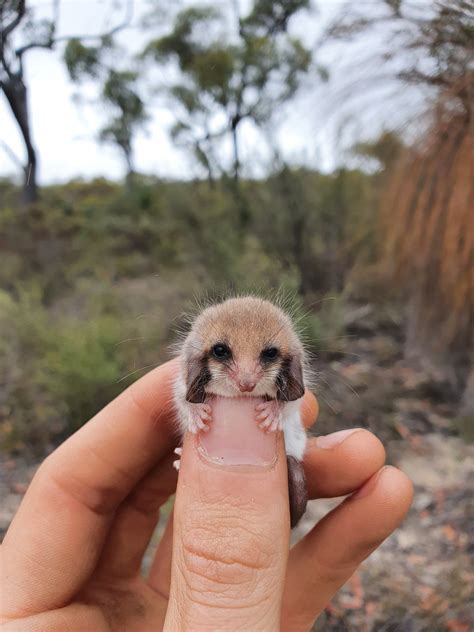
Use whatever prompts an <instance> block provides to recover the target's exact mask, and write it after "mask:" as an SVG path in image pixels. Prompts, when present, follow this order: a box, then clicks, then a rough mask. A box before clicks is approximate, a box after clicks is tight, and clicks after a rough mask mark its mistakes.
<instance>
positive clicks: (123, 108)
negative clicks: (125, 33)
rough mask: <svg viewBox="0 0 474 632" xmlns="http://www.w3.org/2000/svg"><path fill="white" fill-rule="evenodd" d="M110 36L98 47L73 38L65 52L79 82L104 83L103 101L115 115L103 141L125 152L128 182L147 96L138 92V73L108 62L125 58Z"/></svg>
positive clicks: (102, 132)
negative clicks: (134, 140) (144, 96)
mask: <svg viewBox="0 0 474 632" xmlns="http://www.w3.org/2000/svg"><path fill="white" fill-rule="evenodd" d="M120 53H121V51H120V50H119V49H118V48H117V47H116V46H115V45H114V43H113V41H112V40H110V39H109V38H103V39H102V40H101V42H99V44H98V45H96V46H85V45H84V44H83V43H82V42H81V41H79V40H77V39H72V40H70V41H69V42H68V44H67V46H66V48H65V51H64V60H65V63H66V67H67V69H68V72H69V76H70V77H71V79H72V80H73V81H75V82H76V83H80V82H81V81H83V80H85V79H94V80H96V81H99V82H100V86H101V87H100V93H99V102H100V104H101V105H102V104H104V103H105V105H106V106H107V108H108V109H109V110H110V111H111V113H112V118H111V119H110V117H109V118H108V122H107V123H105V124H104V125H103V127H102V128H101V130H100V132H99V141H100V142H104V143H110V144H112V145H115V146H116V147H118V149H119V150H120V151H121V152H122V154H123V156H124V159H125V162H126V165H127V182H131V179H132V177H133V173H134V162H133V137H134V135H135V134H136V132H137V131H138V129H140V127H142V126H143V124H144V123H145V121H146V120H147V118H148V116H147V113H146V108H145V104H144V101H143V99H142V98H141V96H140V95H139V93H138V88H137V82H138V79H139V74H138V72H134V71H132V70H119V69H117V68H114V67H112V66H111V65H110V64H108V63H107V59H106V58H107V57H108V58H111V59H116V58H120V57H123V56H121V55H120Z"/></svg>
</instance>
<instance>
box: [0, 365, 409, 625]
mask: <svg viewBox="0 0 474 632" xmlns="http://www.w3.org/2000/svg"><path fill="white" fill-rule="evenodd" d="M176 369H177V367H176V363H175V362H169V363H167V364H165V365H163V366H162V367H159V368H158V369H156V370H154V371H152V372H151V373H149V374H148V375H146V376H145V377H144V378H142V379H141V380H139V381H138V382H136V383H135V384H133V385H132V386H131V387H130V388H128V389H127V390H126V391H124V393H122V394H121V395H120V396H119V397H118V398H117V399H115V400H114V401H113V402H111V403H110V404H109V405H108V406H107V407H106V408H104V410H102V411H101V412H99V413H98V414H97V415H96V416H95V417H94V418H93V419H92V420H91V421H90V422H89V423H87V424H86V425H85V426H83V427H82V428H81V429H80V430H79V431H78V432H77V433H75V434H74V435H73V436H72V437H70V438H69V439H68V440H67V441H66V442H65V443H64V444H63V445H61V446H60V447H59V448H58V449H57V450H56V451H55V452H53V453H52V454H51V455H50V456H49V457H48V458H47V459H46V460H45V461H44V463H43V464H42V465H41V466H40V468H39V470H38V472H37V474H36V475H35V477H34V479H33V481H32V483H31V485H30V487H29V489H28V491H27V493H26V495H25V497H24V499H23V502H22V504H21V506H20V509H19V511H18V513H17V515H16V516H15V518H14V520H13V522H12V524H11V526H10V529H9V530H8V532H7V534H6V536H5V539H4V542H3V545H2V547H1V549H0V554H1V557H0V564H1V574H0V582H1V587H0V594H1V595H2V598H1V603H0V621H1V622H2V623H3V625H4V628H3V629H4V630H5V632H13V631H15V632H26V631H28V632H44V631H45V630H48V632H56V631H57V632H59V631H61V632H64V631H65V630H67V631H68V632H76V631H77V632H85V631H87V632H89V631H94V632H102V631H106V630H127V632H142V631H143V632H151V630H161V629H164V630H193V631H195V630H196V631H197V630H226V631H230V630H255V631H262V632H266V631H267V630H268V631H270V630H271V631H274V630H277V629H279V626H280V625H281V629H282V630H290V631H291V632H293V631H294V632H298V631H299V630H308V629H309V628H310V627H311V624H312V622H313V620H314V619H315V618H316V617H317V615H318V614H319V613H320V612H321V611H322V609H323V608H324V607H325V605H326V604H327V602H328V601H329V600H330V599H331V597H332V596H333V595H334V593H335V592H336V591H337V589H338V588H339V587H340V586H341V585H342V584H343V583H344V582H345V581H346V580H347V579H348V578H349V577H350V575H351V574H352V573H353V572H354V570H355V569H356V568H357V566H358V565H359V564H360V562H361V561H362V560H363V559H364V558H365V557H367V555H369V554H370V552H371V551H373V550H374V549H375V548H376V547H377V546H378V545H379V544H380V542H382V540H384V539H385V538H386V537H387V536H388V535H389V534H390V533H391V532H392V531H393V529H394V528H395V527H396V526H397V525H398V524H399V522H400V521H401V520H402V518H403V517H404V515H405V513H406V511H407V509H408V507H409V505H410V502H411V497H412V488H411V483H410V482H409V480H408V479H407V478H406V476H405V475H404V474H402V473H401V472H399V471H398V470H396V469H395V468H391V467H390V468H383V469H381V468H382V466H383V463H384V459H385V454H384V450H383V447H382V445H381V443H380V442H379V441H378V439H376V438H375V437H374V436H373V435H372V434H371V433H369V432H368V431H366V430H355V431H353V432H352V434H351V433H349V432H348V431H344V432H345V434H341V433H334V434H333V435H328V437H326V438H318V439H311V440H310V442H309V445H308V451H307V455H306V457H305V464H304V465H305V470H306V475H307V479H308V487H309V495H310V498H319V497H330V496H340V495H344V494H351V493H352V492H355V491H356V490H357V491H356V495H353V496H352V497H351V498H349V499H348V500H346V501H344V502H343V503H342V505H340V506H339V507H337V508H336V509H335V510H334V511H332V512H330V513H329V514H328V515H327V516H326V517H325V518H324V519H323V520H322V521H321V522H320V523H318V525H316V527H314V529H313V530H312V531H311V532H310V533H309V534H308V535H307V536H306V537H305V538H303V540H301V541H300V542H299V543H298V544H297V545H296V546H295V547H293V549H291V551H288V540H289V520H288V504H287V497H286V469H285V467H286V465H285V459H284V452H283V446H282V442H281V439H279V440H278V441H277V443H276V448H275V454H276V462H275V463H274V464H273V465H272V466H269V467H261V468H250V469H246V468H234V469H233V468H227V467H216V466H215V465H212V464H209V463H208V462H206V460H205V459H203V458H202V457H201V456H200V455H199V453H198V450H196V445H197V444H196V443H195V442H196V439H195V438H193V437H187V438H186V441H185V449H184V453H183V457H182V466H181V474H180V480H179V484H178V489H177V496H176V504H175V510H174V520H170V521H169V523H168V525H167V527H166V529H165V533H164V536H163V538H162V540H161V542H160V545H159V547H158V550H157V552H156V555H155V558H154V561H153V563H152V566H151V570H150V573H149V575H148V577H146V578H143V577H141V574H140V567H141V562H142V557H143V554H144V552H145V549H146V547H147V545H148V543H149V541H150V538H151V535H152V533H153V530H154V528H155V526H156V523H157V520H158V516H159V508H160V507H161V506H162V505H163V504H164V503H165V502H166V500H167V499H168V497H169V496H170V495H171V494H173V493H174V491H175V489H176V480H177V477H176V472H175V471H174V470H173V468H172V465H171V464H172V461H173V460H174V458H175V457H174V455H173V452H172V451H173V447H174V440H173V432H172V427H173V426H172V424H173V410H172V397H171V392H172V391H171V389H172V381H173V379H174V377H175V375H176ZM316 413H317V404H316V402H315V400H314V397H313V396H312V395H310V394H307V395H306V396H305V400H304V419H305V423H306V425H310V424H311V423H312V422H313V421H314V418H315V416H316ZM173 522H174V525H173ZM173 527H174V528H173ZM173 531H174V535H173Z"/></svg>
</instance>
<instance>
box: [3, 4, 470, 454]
mask: <svg viewBox="0 0 474 632" xmlns="http://www.w3.org/2000/svg"><path fill="white" fill-rule="evenodd" d="M133 4H134V3H133V2H131V1H128V2H125V3H124V2H119V3H118V4H117V7H118V9H119V10H120V11H122V13H121V19H120V20H118V21H117V24H116V26H114V27H113V28H111V29H110V30H108V31H106V32H104V33H102V34H100V35H97V36H96V35H94V36H90V37H89V36H80V35H74V37H71V36H69V35H67V36H66V35H64V36H63V35H62V34H59V33H58V32H57V25H58V15H59V14H58V11H59V9H60V6H61V2H53V3H52V4H51V7H52V9H53V12H52V14H51V15H52V17H51V19H50V20H48V21H47V23H43V22H41V21H40V20H39V19H38V18H37V15H36V14H35V13H34V12H33V11H31V9H30V8H29V7H28V6H26V5H27V3H25V2H23V1H21V0H18V1H17V0H11V1H9V2H6V3H3V4H2V8H1V9H0V34H1V38H0V42H1V48H0V52H1V55H0V73H1V74H0V88H1V89H2V90H3V93H4V94H5V96H6V97H7V102H8V104H9V105H10V108H11V110H12V114H13V117H14V119H15V120H16V122H17V123H18V125H19V126H20V129H21V132H22V135H23V139H24V141H25V146H26V148H27V151H26V154H27V156H26V164H25V165H24V166H23V167H22V169H23V171H24V174H25V180H24V183H23V187H22V189H21V188H19V187H18V186H16V185H14V184H13V183H12V182H10V181H8V180H3V181H0V245H1V248H2V266H1V267H0V291H1V294H0V324H1V328H2V331H5V332H8V335H6V336H3V337H2V341H1V347H0V380H1V386H0V428H1V430H0V433H1V434H0V441H1V442H2V443H3V444H4V445H6V446H7V447H9V448H21V446H22V445H24V444H28V445H30V446H35V447H37V448H38V449H40V450H41V449H43V448H44V447H45V446H47V445H48V444H49V443H50V442H54V441H57V440H59V439H60V438H61V437H63V436H66V435H67V434H68V433H69V432H71V431H72V430H73V429H74V428H76V427H77V425H78V424H80V423H83V422H84V421H85V420H86V419H87V418H88V417H89V416H90V415H91V414H93V413H94V411H95V410H97V409H98V408H99V407H100V406H102V405H103V404H104V403H105V402H106V401H108V400H109V399H110V398H111V397H113V396H114V395H115V394H116V393H117V392H118V391H119V390H121V389H122V388H123V387H124V386H125V385H126V384H127V383H128V382H129V381H131V380H133V379H135V378H136V377H137V376H139V375H140V372H141V371H142V370H146V368H149V367H151V366H153V365H154V364H156V363H157V362H159V361H161V360H163V359H164V358H165V357H166V353H167V352H166V349H167V346H168V343H169V342H170V341H171V339H172V338H173V336H174V334H173V330H174V328H175V327H177V326H179V324H180V323H179V314H180V313H181V312H182V311H183V310H187V309H189V308H190V306H192V304H193V301H194V298H193V297H195V296H198V297H199V296H203V295H206V294H211V295H214V294H216V293H219V292H221V291H226V290H232V291H236V290H237V291H248V290H256V291H260V292H262V291H263V292H271V291H275V290H277V289H280V290H281V291H282V292H284V293H288V294H291V295H293V296H294V297H295V300H296V302H298V303H299V304H300V305H301V306H302V311H303V312H305V315H304V317H303V318H302V320H303V322H304V324H305V325H306V329H307V337H308V344H309V347H310V349H311V350H313V351H319V353H320V355H321V356H322V357H324V354H327V353H334V352H336V351H337V350H338V349H339V350H340V349H341V346H340V345H338V343H337V340H336V339H337V337H338V336H340V335H341V334H342V335H345V331H344V328H347V327H349V329H350V327H351V326H352V327H353V329H354V330H356V331H360V329H361V325H360V324H358V325H357V326H356V325H354V324H353V323H352V325H351V324H350V323H349V325H348V324H347V323H348V321H349V320H350V318H352V316H351V313H352V312H351V310H352V311H353V309H352V308H354V305H355V307H360V305H365V306H366V305H367V303H370V304H374V305H376V309H377V310H379V313H380V314H382V313H385V312H383V310H384V309H386V308H387V305H389V306H390V309H391V310H392V312H391V313H392V314H396V316H395V317H393V318H394V319H395V320H396V321H397V322H399V321H400V322H402V323H403V327H404V331H403V333H402V334H401V335H400V336H399V337H400V338H401V339H402V340H404V341H405V347H406V350H407V351H409V352H410V353H411V355H413V354H414V352H415V351H416V356H417V358H418V359H420V358H421V359H422V360H423V362H424V363H427V364H430V365H435V366H436V367H437V368H438V369H439V368H440V367H441V368H443V370H445V369H448V370H449V371H448V372H451V373H452V374H453V375H455V376H456V380H457V384H458V385H459V384H461V385H462V384H464V382H466V381H467V375H468V372H469V352H470V350H469V345H468V344H466V341H467V340H468V339H469V335H470V332H471V331H472V329H471V328H472V309H470V308H471V306H472V303H471V301H472V281H471V278H470V276H469V274H467V273H466V271H468V270H469V268H470V266H472V257H473V244H472V231H471V230H470V221H469V220H470V215H469V211H470V207H471V206H472V178H471V176H470V174H471V163H472V149H473V148H472V137H473V136H472V66H471V65H470V63H469V48H470V42H471V41H472V37H471V35H472V20H471V19H470V13H469V5H470V2H466V1H465V0H442V1H440V2H438V3H435V5H434V6H433V8H432V10H431V11H429V12H426V13H423V15H419V13H417V12H416V10H415V9H416V7H415V9H414V8H413V6H412V5H411V4H410V3H409V2H408V1H407V0H400V1H397V2H393V1H392V0H390V1H389V0H387V1H386V2H382V3H381V4H380V6H381V11H380V13H377V14H375V13H374V14H372V13H370V14H368V13H367V12H365V9H364V7H362V6H360V7H359V6H358V7H355V5H354V4H353V3H351V6H347V7H345V9H344V12H343V15H342V16H341V17H340V18H339V19H338V20H337V21H336V23H335V25H334V26H332V27H330V28H329V29H328V30H327V31H326V33H325V34H324V35H323V38H322V42H323V44H324V42H330V43H332V44H334V43H335V42H336V43H340V42H341V41H342V42H343V43H344V45H346V44H347V45H348V43H350V42H351V41H355V42H357V40H358V38H361V37H365V36H366V35H367V33H368V32H371V31H372V30H374V29H379V28H380V25H381V24H383V25H385V26H384V28H387V29H388V31H387V33H388V32H390V34H391V36H392V38H391V39H390V41H391V42H392V43H393V45H392V46H391V49H390V51H387V50H379V51H378V53H380V54H381V58H380V59H381V63H382V62H383V64H388V66H387V71H388V73H391V76H392V78H393V80H394V81H397V82H402V84H403V85H404V86H408V85H416V86H418V87H423V88H426V90H427V93H428V95H429V99H428V98H427V99H426V100H425V101H424V102H423V103H424V108H423V111H422V113H420V112H421V111H420V112H418V116H420V117H421V116H423V126H420V129H419V130H418V132H417V134H416V135H413V134H412V135H411V136H410V135H409V134H403V133H401V132H400V131H398V130H396V129H386V130H385V131H382V133H381V134H379V136H378V137H375V138H368V139H367V138H360V139H358V142H356V143H355V144H354V146H353V147H352V148H351V151H350V152H349V153H350V156H349V157H347V156H346V160H341V161H340V164H338V165H336V166H335V167H334V168H333V170H332V172H330V173H321V172H319V171H317V170H315V169H310V168H309V167H304V166H300V167H296V166H294V165H292V164H287V163H285V162H284V161H283V160H282V159H280V158H278V155H279V152H278V147H275V143H274V140H271V142H270V149H271V150H272V151H273V150H276V151H275V156H276V158H275V161H274V164H273V166H272V168H271V169H267V173H266V175H265V176H264V177H262V178H260V179H250V178H248V177H245V174H246V172H245V169H244V168H243V167H245V166H246V165H245V157H244V156H242V152H241V149H240V136H241V131H242V126H244V125H251V126H253V128H254V130H260V131H262V130H265V131H266V132H268V131H270V134H268V133H267V136H270V137H271V136H272V132H273V130H274V128H273V125H274V113H275V112H276V111H277V110H278V109H279V108H281V107H282V106H283V105H284V104H288V103H291V102H292V100H293V99H294V97H295V95H296V94H297V93H298V92H299V91H300V90H303V87H304V85H305V82H306V81H307V82H311V81H313V83H314V85H316V84H317V85H321V84H322V81H321V80H322V79H327V78H328V74H327V69H324V70H323V69H322V67H321V65H320V64H319V63H318V61H319V60H318V58H317V55H318V52H319V51H317V50H316V51H313V50H310V49H309V47H308V46H307V44H305V43H304V42H303V40H302V38H298V37H297V36H295V33H294V31H293V30H292V25H293V24H294V22H295V20H297V18H298V16H300V17H301V16H306V15H307V11H308V10H310V8H311V5H310V3H309V2H308V1H307V0H301V1H296V0H291V1H286V0H285V1H283V0H282V1H279V2H267V1H266V0H254V2H252V3H250V5H245V7H246V12H245V13H242V10H241V7H240V5H239V3H238V2H229V3H228V6H227V5H226V6H224V5H223V4H222V6H221V5H219V8H216V7H215V6H214V5H210V4H204V3H203V4H197V5H196V4H193V6H192V7H190V6H184V7H182V8H180V9H179V10H178V9H176V8H175V9H172V8H171V7H170V8H169V11H168V12H165V11H160V12H159V15H158V14H157V12H156V11H154V12H152V13H151V14H150V15H148V16H147V19H146V24H142V23H140V28H141V29H142V34H143V41H142V42H141V44H140V47H141V50H138V51H136V54H134V55H132V54H131V53H130V51H128V50H127V49H125V48H123V42H118V41H117V38H116V37H115V36H116V34H117V33H118V32H119V31H121V30H123V29H125V28H126V27H128V25H129V24H130V21H131V19H132V15H133ZM122 14H123V15H122ZM157 15H158V17H157ZM114 16H115V14H114ZM114 16H113V17H114ZM471 17H472V16H471ZM112 21H114V20H112ZM377 32H378V31H377ZM203 34H206V37H204V35H203ZM407 46H408V47H409V48H410V50H413V51H416V52H417V54H416V56H415V55H414V56H412V57H409V58H408V57H407V56H404V55H403V50H405V49H406V47H407ZM37 47H41V48H46V49H48V50H49V49H53V48H55V47H56V48H58V49H59V51H60V52H61V59H62V60H63V61H64V63H65V66H66V68H67V71H68V73H69V76H70V78H71V81H73V82H75V83H76V84H81V83H82V82H84V81H87V82H89V83H88V85H89V84H90V85H93V86H94V87H95V94H96V95H97V96H96V101H95V103H96V104H97V105H99V106H101V107H104V106H105V111H106V113H107V117H108V118H107V120H106V121H105V123H104V124H103V125H102V126H101V129H100V130H99V132H98V135H97V140H98V141H99V142H106V143H112V144H113V145H115V146H116V147H117V148H118V149H119V150H120V152H121V153H122V155H123V158H124V159H125V163H126V174H127V178H126V182H125V184H126V186H123V184H122V183H116V182H110V181H106V180H103V179H96V180H93V181H91V182H82V181H73V182H70V183H68V184H64V185H56V186H48V187H42V189H41V191H40V192H38V190H37V183H36V179H35V164H36V163H35V161H36V148H35V147H33V145H32V143H29V141H28V139H30V140H31V129H30V128H31V121H30V118H29V114H28V108H27V107H26V106H27V102H26V95H27V86H26V83H25V81H26V79H25V75H24V68H23V56H24V55H25V54H26V53H27V51H29V50H32V49H34V48H37ZM378 53H377V54H378ZM371 55H372V56H373V57H374V58H375V53H372V51H371ZM362 61H364V60H362ZM358 63H359V64H360V59H359V60H358ZM363 65H364V66H365V64H363ZM367 66H368V65H367ZM157 69H158V70H160V71H161V70H163V69H166V70H170V71H171V72H170V73H169V74H168V75H166V76H167V77H172V78H173V81H171V82H164V81H162V82H161V83H158V82H157V80H156V78H157V76H163V73H161V74H160V73H157V72H156V71H157ZM329 70H331V69H330V68H329ZM329 76H330V75H329ZM354 76H357V75H354ZM376 83H377V82H376V80H375V79H374V84H376ZM363 85H367V84H363ZM15 86H16V87H15ZM352 89H353V90H354V91H355V88H352ZM13 94H14V95H15V96H14V98H13V97H12V96H11V95H13ZM156 94H160V95H162V96H166V98H167V99H171V102H172V106H171V107H172V111H173V114H174V115H175V124H174V127H173V129H172V130H171V135H172V137H173V139H174V140H175V141H176V142H177V143H180V144H182V145H184V146H185V147H186V149H188V150H189V149H190V150H191V154H192V156H194V158H195V161H196V164H198V165H200V167H201V170H202V176H203V179H198V180H194V181H173V182H172V181H163V180H160V179H159V178H158V177H155V176H152V175H151V176H145V175H141V174H139V173H135V167H134V159H133V158H134V153H133V147H134V141H135V137H136V134H137V132H138V131H139V130H140V129H142V128H143V127H144V126H145V125H146V122H147V120H148V119H149V118H150V117H151V116H152V114H153V107H154V105H155V101H154V98H153V97H154V96H156ZM15 99H17V100H16V101H15ZM18 99H20V101H18ZM18 113H20V114H21V116H20V117H19V115H18ZM354 116H357V112H356V113H354ZM22 117H23V118H22ZM420 130H421V131H420ZM349 165H351V166H349ZM58 176H59V174H58ZM382 308H383V309H382ZM387 309H388V308H387ZM367 313H369V312H367ZM380 320H383V318H382V317H380V318H379V319H378V320H377V322H379V321H380ZM383 326H384V327H386V328H387V327H388V325H387V324H386V323H385V324H384V325H383ZM357 328H359V329H357ZM397 335H398V334H397ZM328 338H329V340H328ZM323 340H324V341H325V342H324V343H323V342H322V341H323ZM402 340H400V342H401V341H402ZM385 342H386V341H385ZM390 344H392V342H391V343H390ZM389 346H390V345H389ZM382 347H383V341H382ZM328 350H329V351H328ZM379 351H380V355H381V357H382V356H383V358H385V357H388V356H390V357H393V354H392V351H393V349H392V348H391V347H390V348H385V347H384V348H382V349H381V350H379ZM395 355H396V354H395ZM408 355H409V354H408V353H407V357H408ZM383 358H382V360H381V361H382V362H383V361H385V360H384V359H383ZM469 384H471V385H472V384H474V382H473V380H472V379H471V380H470V381H469ZM471 388H472V386H471ZM471 401H473V400H472V395H469V396H468V397H467V396H466V397H465V402H471ZM469 406H470V405H468V404H467V403H466V404H465V407H464V409H463V412H462V414H463V418H464V417H465V416H468V415H469V414H470V409H469ZM471 407H472V406H471ZM32 411H33V412H32Z"/></svg>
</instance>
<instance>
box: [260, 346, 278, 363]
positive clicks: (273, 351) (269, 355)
mask: <svg viewBox="0 0 474 632" xmlns="http://www.w3.org/2000/svg"><path fill="white" fill-rule="evenodd" d="M260 355H261V358H262V360H264V361H265V362H271V361H272V360H275V358H276V357H277V356H278V349H277V348H276V347H267V348H266V349H264V350H263V351H262V353H261V354H260Z"/></svg>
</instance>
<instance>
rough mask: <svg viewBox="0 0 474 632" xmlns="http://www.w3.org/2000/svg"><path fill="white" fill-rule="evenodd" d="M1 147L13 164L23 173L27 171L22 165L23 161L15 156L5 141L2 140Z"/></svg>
mask: <svg viewBox="0 0 474 632" xmlns="http://www.w3.org/2000/svg"><path fill="white" fill-rule="evenodd" d="M0 147H1V148H2V149H3V151H4V152H5V153H6V154H7V156H8V157H9V158H10V160H11V161H12V162H14V163H15V165H16V166H17V167H20V169H21V170H22V171H24V170H25V167H24V165H23V163H22V161H21V160H20V159H19V158H18V156H17V155H16V154H15V152H14V151H13V149H12V148H11V147H9V146H8V145H7V144H6V142H5V141H3V140H0Z"/></svg>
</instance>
